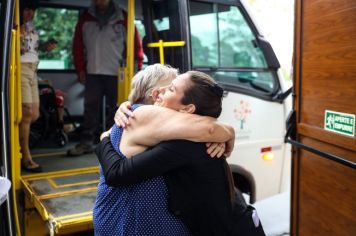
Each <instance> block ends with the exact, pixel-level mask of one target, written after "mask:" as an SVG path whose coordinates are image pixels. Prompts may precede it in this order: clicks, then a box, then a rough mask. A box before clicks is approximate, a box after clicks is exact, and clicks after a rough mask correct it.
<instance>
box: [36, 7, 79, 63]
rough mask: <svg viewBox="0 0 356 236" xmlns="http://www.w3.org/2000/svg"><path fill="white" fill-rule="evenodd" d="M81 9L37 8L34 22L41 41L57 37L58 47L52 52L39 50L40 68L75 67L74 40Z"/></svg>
mask: <svg viewBox="0 0 356 236" xmlns="http://www.w3.org/2000/svg"><path fill="white" fill-rule="evenodd" d="M78 18H79V10H76V9H65V8H47V7H41V8H38V9H37V10H36V16H35V17H34V24H35V26H36V28H37V30H38V33H39V35H40V40H41V42H46V41H48V40H50V39H55V40H56V41H57V42H58V43H57V47H56V48H55V49H54V50H52V51H51V52H42V51H40V52H39V59H40V64H39V67H38V68H39V69H56V70H58V69H59V70H65V69H74V66H73V62H72V40H73V34H74V30H75V26H76V24H77V21H78Z"/></svg>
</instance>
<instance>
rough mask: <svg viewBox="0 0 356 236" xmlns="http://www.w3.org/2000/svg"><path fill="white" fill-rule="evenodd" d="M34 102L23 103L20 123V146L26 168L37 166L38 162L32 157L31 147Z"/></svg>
mask: <svg viewBox="0 0 356 236" xmlns="http://www.w3.org/2000/svg"><path fill="white" fill-rule="evenodd" d="M32 111H33V109H32V104H30V103H23V104H22V120H21V123H20V147H21V153H22V165H23V166H24V167H25V168H29V169H31V168H36V167H38V164H36V163H35V162H34V161H33V160H32V157H31V153H30V148H29V137H30V126H31V121H32V115H33V113H32Z"/></svg>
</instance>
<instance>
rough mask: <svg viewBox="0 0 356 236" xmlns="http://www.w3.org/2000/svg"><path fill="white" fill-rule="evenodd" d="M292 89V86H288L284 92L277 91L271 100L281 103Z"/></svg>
mask: <svg viewBox="0 0 356 236" xmlns="http://www.w3.org/2000/svg"><path fill="white" fill-rule="evenodd" d="M292 89H293V87H290V88H289V89H288V90H287V91H285V92H284V93H277V94H276V95H275V96H274V97H273V98H272V100H273V101H277V102H280V103H282V102H283V101H284V99H286V98H287V97H288V96H289V94H291V93H292Z"/></svg>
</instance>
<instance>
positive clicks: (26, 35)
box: [21, 21, 39, 63]
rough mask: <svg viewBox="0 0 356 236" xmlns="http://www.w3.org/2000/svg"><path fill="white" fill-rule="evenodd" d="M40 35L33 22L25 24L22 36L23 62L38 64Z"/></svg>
mask: <svg viewBox="0 0 356 236" xmlns="http://www.w3.org/2000/svg"><path fill="white" fill-rule="evenodd" d="M38 46H39V35H38V32H37V30H36V28H35V26H34V25H33V22H32V21H30V22H27V23H25V24H24V31H23V34H21V62H30V63H37V62H38Z"/></svg>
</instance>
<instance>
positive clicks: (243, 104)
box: [234, 100, 251, 129]
mask: <svg viewBox="0 0 356 236" xmlns="http://www.w3.org/2000/svg"><path fill="white" fill-rule="evenodd" d="M234 113H235V118H236V119H237V120H238V121H240V129H243V128H244V123H245V122H246V120H247V117H248V116H249V115H250V113H251V109H250V103H249V102H247V101H244V100H241V101H240V105H239V106H238V107H237V108H235V109H234Z"/></svg>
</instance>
